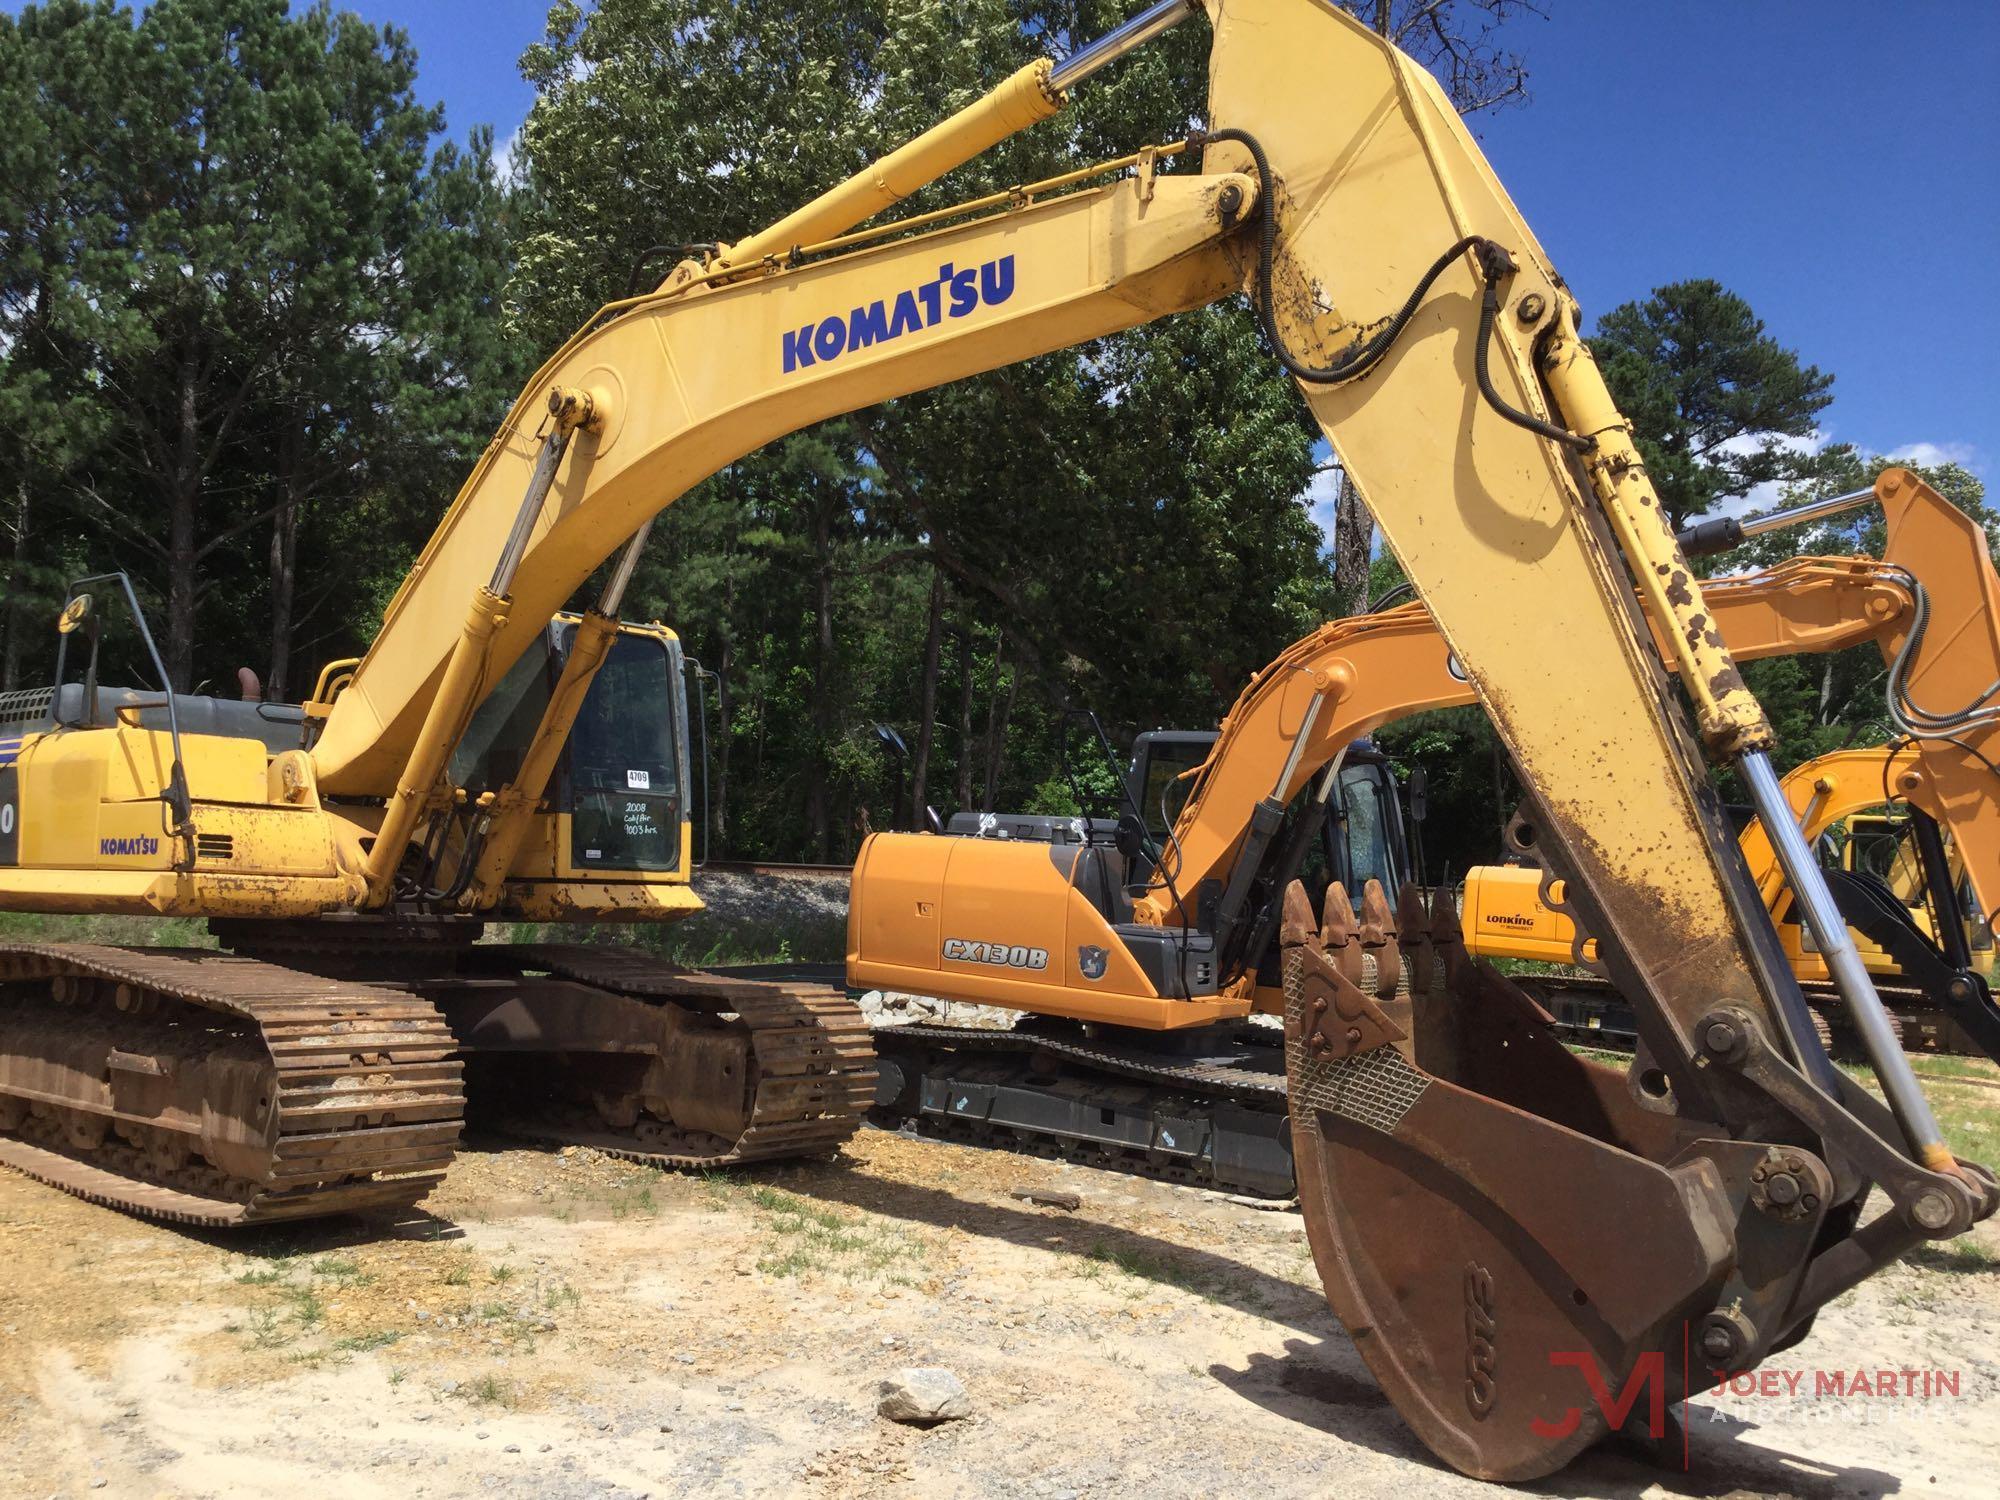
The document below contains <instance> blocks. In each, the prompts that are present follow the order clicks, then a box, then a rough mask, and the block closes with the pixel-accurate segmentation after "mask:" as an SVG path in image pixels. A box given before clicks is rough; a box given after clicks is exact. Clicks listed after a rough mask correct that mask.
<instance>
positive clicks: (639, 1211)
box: [608, 1187, 660, 1219]
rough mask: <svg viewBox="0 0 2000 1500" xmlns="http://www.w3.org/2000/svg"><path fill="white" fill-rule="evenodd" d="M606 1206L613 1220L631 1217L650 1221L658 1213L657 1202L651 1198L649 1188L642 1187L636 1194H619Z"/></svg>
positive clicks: (651, 1193)
mask: <svg viewBox="0 0 2000 1500" xmlns="http://www.w3.org/2000/svg"><path fill="white" fill-rule="evenodd" d="M608 1206H609V1207H610V1209H611V1217H612V1218H614V1219H629V1218H633V1217H639V1218H646V1219H650V1218H652V1217H653V1216H654V1215H656V1214H658V1213H659V1211H660V1204H659V1200H658V1199H656V1198H655V1197H654V1196H653V1190H652V1189H651V1188H650V1187H642V1188H640V1189H639V1190H638V1191H637V1192H636V1193H619V1194H617V1195H615V1196H614V1197H613V1198H612V1199H611V1202H610V1204H609V1205H608Z"/></svg>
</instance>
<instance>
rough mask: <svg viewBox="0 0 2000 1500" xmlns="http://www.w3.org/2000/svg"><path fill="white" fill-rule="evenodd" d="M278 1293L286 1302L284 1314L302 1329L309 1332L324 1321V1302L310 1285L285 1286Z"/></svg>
mask: <svg viewBox="0 0 2000 1500" xmlns="http://www.w3.org/2000/svg"><path fill="white" fill-rule="evenodd" d="M279 1295H280V1296H281V1297H282V1298H283V1299H284V1301H285V1303H286V1304H287V1305H286V1309H285V1315H286V1316H287V1317H289V1318H290V1319H291V1320H292V1322H294V1323H296V1324H297V1325H298V1326H299V1328H300V1329H301V1330H302V1331H304V1332H307V1333H310V1332H312V1331H313V1330H315V1329H317V1328H318V1327H319V1326H320V1325H321V1324H322V1323H324V1322H325V1321H326V1304H325V1303H324V1302H322V1301H320V1298H319V1293H318V1292H316V1291H314V1290H313V1289H312V1288H311V1287H309V1286H287V1287H285V1288H283V1289H282V1290H281V1291H280V1293H279Z"/></svg>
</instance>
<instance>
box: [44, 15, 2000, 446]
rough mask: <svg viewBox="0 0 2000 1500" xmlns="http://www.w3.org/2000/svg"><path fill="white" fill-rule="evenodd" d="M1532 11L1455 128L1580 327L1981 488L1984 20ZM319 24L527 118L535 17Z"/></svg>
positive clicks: (1985, 370) (1988, 220) (1990, 97)
mask: <svg viewBox="0 0 2000 1500" xmlns="http://www.w3.org/2000/svg"><path fill="white" fill-rule="evenodd" d="M1546 4H1547V8H1548V9H1549V11H1550V12H1551V19H1549V20H1547V21H1541V20H1537V19H1535V18H1533V17H1529V18H1526V19H1524V20H1521V21H1518V22H1514V23H1510V24H1509V26H1508V27H1507V28H1506V30H1505V33H1504V34H1505V36H1506V38H1507V40H1508V42H1509V43H1510V45H1512V46H1513V47H1514V48H1515V49H1516V50H1517V51H1519V52H1521V53H1522V54H1523V55H1524V56H1525V57H1526V59H1527V61H1528V65H1529V69H1530V72H1531V89H1532V92H1533V101H1532V102H1531V103H1530V104H1528V105H1527V106H1526V107H1524V108H1517V109H1512V110H1508V111H1505V112H1503V113H1500V114H1497V115H1491V116H1486V117H1482V118H1481V119H1480V120H1479V121H1478V122H1477V126H1478V129H1479V132H1480V134H1481V138H1482V140H1483V141H1484V143H1485V145H1486V149H1487V151H1488V153H1489V154H1490V156H1491V157H1492V159H1493V163H1494V166H1495V168H1496V169H1497V171H1498V172H1499V175H1500V178H1501V180H1502V181H1503V182H1505V183H1506V184H1507V186H1508V188H1509V189H1510V191H1512V193H1513V194H1514V197H1515V199H1516V201H1517V202H1518V203H1519V204H1520V206H1521V208H1522V211H1523V212H1524V213H1525V214H1526V216H1527V219H1528V222H1529V223H1530V224H1532V225H1533V226H1534V227H1535V231H1536V233H1537V235H1538V236H1539V237H1540V238H1541V240H1542V242H1543V244H1544V245H1545V246H1546V247H1547V248H1548V250H1549V253H1550V254H1551V255H1552V256H1553V257H1554V258H1555V261H1556V264H1557V265H1558V266H1559V267H1561V268H1562V270H1563V273H1564V274H1565V276H1567V277H1568V279H1569V281H1570V283H1571V285H1572V286H1573V287H1574V288H1575V289H1576V292H1577V295H1578V296H1579V297H1580V298H1581V299H1582V301H1583V304H1584V310H1585V312H1586V314H1594V313H1596V312H1601V311H1603V310H1604V309H1606V308H1609V307H1611V306H1612V305H1614V304H1615V303H1618V302H1621V301H1624V300H1626V299H1628V298H1631V297H1636V296H1643V295H1644V294H1645V293H1646V292H1647V291H1648V290H1650V289H1651V288H1652V287H1654V286H1656V285H1659V284H1660V283H1662V282H1666V281H1672V280H1677V279H1682V278H1686V277H1692V276H1713V277H1715V278H1716V279H1718V280H1720V281H1721V282H1722V283H1723V284H1724V285H1726V286H1728V287H1730V288H1731V289H1733V290H1735V291H1737V292H1739V293H1741V294H1742V295H1743V296H1744V297H1746V298H1748V299H1749V301H1750V303H1751V305H1752V306H1753V307H1754V308H1756V309H1757V311H1758V313H1759V314H1760V315H1761V316H1762V317H1763V318H1764V320H1765V321H1766V323H1767V324H1768V325H1769V328H1770V330H1771V332H1772V333H1774V334H1775V335H1776V336H1777V337H1778V338H1779V339H1781V340H1782V341H1784V342H1785V343H1787V344H1790V345H1792V346H1794V347H1795V348H1797V349H1798V350H1799V351H1800V352H1801V353H1802V354H1803V355H1804V356H1805V358H1806V359H1807V360H1809V361H1810V362H1812V363H1815V364H1818V365H1819V366H1820V367H1821V368H1822V369H1826V370H1830V371H1832V372H1833V373H1834V374H1835V375H1836V377H1837V379H1836V383H1835V386H1834V395H1835V400H1834V403H1833V405H1832V406H1831V407H1830V408H1829V409H1828V411H1827V413H1826V416H1825V419H1824V422H1825V435H1826V437H1827V438H1828V439H1829V440H1832V441H1850V442H1854V443H1858V444H1860V445H1862V446H1864V447H1867V448H1870V449H1874V450H1877V451H1884V452H1898V453H1907V452H1913V451H1914V452H1916V453H1917V454H1918V455H1919V456H1922V457H1929V456H1948V457H1952V458H1956V459H1958V460H1959V461H1961V462H1964V463H1967V464H1968V465H1969V466H1970V467H1972V468H1973V469H1974V470H1975V471H1977V472H1980V473H1981V474H1982V475H1983V476H1984V477H1985V478H1986V479H1987V480H1988V481H1989V483H1995V484H2000V276H1996V275H1995V273H1994V272H1993V270H1992V269H1991V266H1990V263H1991V261H1992V260H1993V257H1994V255H1995V252H1996V248H2000V90H1997V89H1996V88H1995V87H1994V83H1993V79H1994V77H1995V74H1996V71H2000V5H1991V4H1984V3H1981V4H1971V5H1965V4H1947V3H1945V0H1913V3H1910V4H1907V5H1902V6H1891V7H1885V6H1882V5H1880V4H1879V3H1867V0H1822V3H1817V4H1811V5H1808V4H1805V3H1802V0H1801V3H1778V0H1736V3H1729V4H1725V3H1721V0H1691V3H1683V4H1672V5H1668V4H1652V3H1648V4H1639V3H1622V0H1621V3H1611V0H1546ZM6 8H7V9H9V10H17V9H19V5H18V3H13V0H10V3H8V4H7V7H6ZM343 8H345V9H352V10H356V11H359V12H360V13H361V14H363V15H364V16H367V17H369V18H370V19H372V20H377V21H394V22H395V23H396V24H398V25H400V26H402V27H404V28H405V29H406V30H408V31H409V32H410V34H411V36H412V38H413V40H414V41H415V43H416V46H417V49H418V53H419V56H420V59H421V63H422V71H421V75H420V88H421V90H422V92H423V93H424V94H425V95H427V96H429V97H431V98H433V99H437V100H440V101H442V102H443V104H444V105H445V107H446V110H447V112H448V114H449V117H450V124H451V129H452V131H453V133H454V134H457V135H463V134H464V133H465V131H466V130H467V129H469V128H470V127H471V126H472V125H474V124H476V123H486V124H491V125H493V126H494V128H495V130H496V132H497V134H498V136H499V138H500V139H501V140H503V141H504V140H505V139H506V138H507V137H508V136H509V135H510V134H511V133H512V132H513V130H514V129H515V128H516V126H518V125H519V123H520V121H521V118H522V117H523V116H524V115H525V114H526V113H527V110H528V106H529V105H530V104H531V103H532V102H533V94H532V91H531V90H530V89H529V88H528V87H527V85H526V84H524V83H523V82H522V81H521V77H520V74H519V72H518V70H517V68H516V59H517V58H518V57H519V55H520V52H521V50H522V48H524V47H525V46H527V45H528V43H530V42H531V41H533V40H535V39H536V37H537V36H539V35H540V33H541V30H542V23H543V18H544V16H545V15H546V12H547V6H546V4H545V3H543V0H344V4H343ZM883 144H884V146H885V148H886V147H888V146H890V145H893V144H895V143H894V142H886V141H885V142H884V143H883ZM1919 445H1923V446H1922V447H1919Z"/></svg>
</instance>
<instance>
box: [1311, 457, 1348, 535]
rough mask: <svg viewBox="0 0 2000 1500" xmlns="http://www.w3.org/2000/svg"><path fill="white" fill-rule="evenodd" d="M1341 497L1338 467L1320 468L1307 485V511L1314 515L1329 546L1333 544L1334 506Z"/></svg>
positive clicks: (1315, 521)
mask: <svg viewBox="0 0 2000 1500" xmlns="http://www.w3.org/2000/svg"><path fill="white" fill-rule="evenodd" d="M1339 498H1340V470H1338V469H1322V470H1320V471H1319V472H1318V473H1317V474H1315V475H1313V477H1312V482H1311V483H1310V484H1308V485H1307V486H1306V511H1307V513H1308V514H1310V515H1311V516H1312V518H1313V524H1314V525H1316V526H1318V527H1319V531H1320V535H1321V536H1322V537H1324V538H1325V539H1326V545H1327V546H1328V547H1329V548H1330V547H1332V546H1333V507H1334V502H1335V501H1337V500H1338V499H1339Z"/></svg>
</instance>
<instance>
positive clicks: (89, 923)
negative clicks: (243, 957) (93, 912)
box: [0, 911, 218, 948]
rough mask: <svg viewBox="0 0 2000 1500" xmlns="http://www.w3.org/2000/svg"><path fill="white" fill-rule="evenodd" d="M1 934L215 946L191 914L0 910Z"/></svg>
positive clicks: (39, 939)
mask: <svg viewBox="0 0 2000 1500" xmlns="http://www.w3.org/2000/svg"><path fill="white" fill-rule="evenodd" d="M0 938H9V939H12V940H14V941H16V942H23V943H110V944H113V945H114V946H121V947H134V948H214V947H216V946H218V944H217V943H216V941H215V939H214V938H213V937H212V936H210V935H209V931H208V923H206V922H205V921H202V920H200V919H198V918H194V917H58V916H51V915H48V914H47V913H44V912H32V911H5V912H0Z"/></svg>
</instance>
